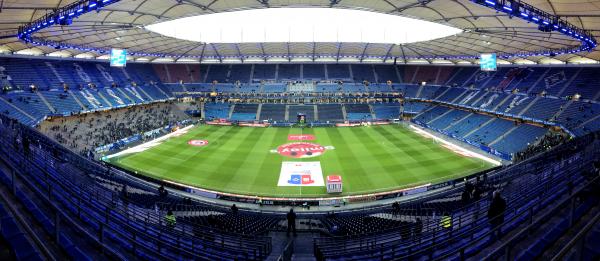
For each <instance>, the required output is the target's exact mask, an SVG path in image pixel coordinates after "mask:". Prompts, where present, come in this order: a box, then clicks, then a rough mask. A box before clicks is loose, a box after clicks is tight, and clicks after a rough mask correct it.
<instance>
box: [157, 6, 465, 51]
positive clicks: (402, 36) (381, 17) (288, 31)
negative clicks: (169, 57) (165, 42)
mask: <svg viewBox="0 0 600 261" xmlns="http://www.w3.org/2000/svg"><path fill="white" fill-rule="evenodd" d="M146 29H148V30H150V31H153V32H156V33H159V34H162V35H166V36H170V37H174V38H178V39H184V40H190V41H196V42H206V43H248V42H250V43H251V42H263V43H266V42H361V43H387V44H403V43H413V42H421V41H428V40H433V39H437V38H442V37H446V36H450V35H455V34H459V33H461V32H462V30H460V29H457V28H454V27H450V26H446V25H442V24H438V23H433V22H427V21H423V20H418V19H412V18H406V17H401V16H397V15H388V14H382V13H375V12H369V11H361V10H349V9H335V8H266V9H254V10H245V11H235V12H226V13H216V14H209V15H199V16H194V17H186V18H180V19H175V20H171V21H166V22H160V23H156V24H152V25H149V26H146Z"/></svg>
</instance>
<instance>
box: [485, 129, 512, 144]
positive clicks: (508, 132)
mask: <svg viewBox="0 0 600 261" xmlns="http://www.w3.org/2000/svg"><path fill="white" fill-rule="evenodd" d="M518 127H519V126H514V127H512V128H511V129H510V130H508V131H507V132H505V133H504V134H502V135H500V136H498V138H496V139H495V140H493V141H492V142H490V143H489V144H488V146H489V147H491V146H493V145H494V144H496V143H497V142H498V141H500V140H502V139H503V138H504V137H506V136H508V135H509V134H510V133H511V132H513V131H515V130H516V129H517V128H518Z"/></svg>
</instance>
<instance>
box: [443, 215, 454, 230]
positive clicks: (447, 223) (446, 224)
mask: <svg viewBox="0 0 600 261" xmlns="http://www.w3.org/2000/svg"><path fill="white" fill-rule="evenodd" d="M440 225H441V226H442V228H443V229H448V230H452V217H451V216H450V213H448V212H444V215H443V216H442V220H441V222H440Z"/></svg>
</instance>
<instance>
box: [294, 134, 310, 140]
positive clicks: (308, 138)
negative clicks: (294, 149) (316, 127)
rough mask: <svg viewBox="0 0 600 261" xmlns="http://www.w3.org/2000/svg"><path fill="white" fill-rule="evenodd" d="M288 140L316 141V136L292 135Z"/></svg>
mask: <svg viewBox="0 0 600 261" xmlns="http://www.w3.org/2000/svg"><path fill="white" fill-rule="evenodd" d="M288 140H315V135H312V134H301V135H300V134H290V135H288Z"/></svg>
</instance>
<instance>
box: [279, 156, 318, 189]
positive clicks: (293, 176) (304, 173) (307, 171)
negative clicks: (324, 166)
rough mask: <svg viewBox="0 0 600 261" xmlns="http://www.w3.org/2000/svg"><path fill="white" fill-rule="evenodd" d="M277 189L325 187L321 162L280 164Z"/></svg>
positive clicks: (288, 162)
mask: <svg viewBox="0 0 600 261" xmlns="http://www.w3.org/2000/svg"><path fill="white" fill-rule="evenodd" d="M277 186H279V187H288V186H292V187H319V186H325V182H324V181H323V172H322V170H321V162H318V161H311V162H291V161H284V162H282V163H281V172H280V173H279V181H278V182H277Z"/></svg>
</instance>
